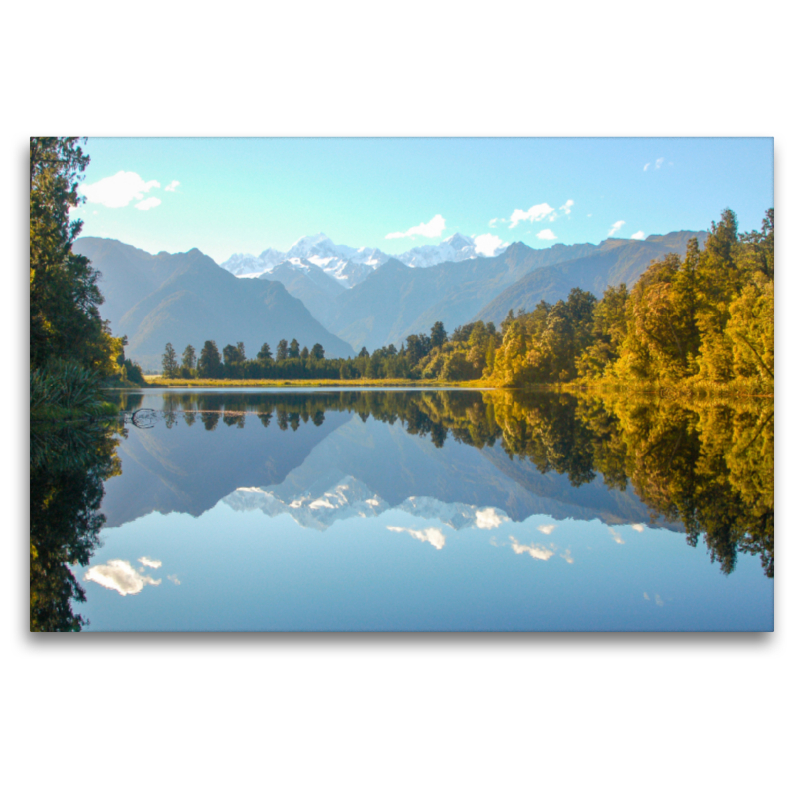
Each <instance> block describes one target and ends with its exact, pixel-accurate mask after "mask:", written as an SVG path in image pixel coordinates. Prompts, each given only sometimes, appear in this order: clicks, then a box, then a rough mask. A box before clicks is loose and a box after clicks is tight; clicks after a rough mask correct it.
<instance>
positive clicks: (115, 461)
mask: <svg viewBox="0 0 800 800" xmlns="http://www.w3.org/2000/svg"><path fill="white" fill-rule="evenodd" d="M115 431H117V432H119V433H121V434H122V435H124V432H123V431H121V430H119V429H118V428H117V426H106V427H100V426H96V425H42V424H39V425H31V437H30V448H31V450H30V453H31V454H30V458H31V478H30V484H31V506H30V509H31V540H30V551H31V552H30V584H31V630H32V631H76V630H80V629H81V627H82V626H83V624H84V623H85V620H84V619H83V617H81V615H80V614H76V613H75V611H74V609H73V603H74V602H75V601H78V602H80V601H83V600H84V599H85V596H86V595H85V592H84V590H83V588H82V587H81V585H80V583H79V582H78V581H77V580H76V579H75V577H74V575H73V574H72V571H71V570H70V568H69V565H70V564H74V565H81V566H86V565H87V564H88V563H89V560H90V558H91V557H92V555H93V553H94V550H95V548H96V547H97V545H98V536H99V532H100V529H101V528H102V527H103V523H104V522H105V517H104V516H103V514H101V513H100V504H101V502H102V499H103V482H104V481H106V480H108V479H109V478H111V477H113V476H114V475H119V474H120V461H119V458H118V457H117V455H116V453H115V447H116V440H115V438H114V436H113V434H114V432H115Z"/></svg>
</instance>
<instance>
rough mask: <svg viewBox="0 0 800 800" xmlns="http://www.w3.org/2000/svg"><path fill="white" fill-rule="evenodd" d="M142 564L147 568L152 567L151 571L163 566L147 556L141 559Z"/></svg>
mask: <svg viewBox="0 0 800 800" xmlns="http://www.w3.org/2000/svg"><path fill="white" fill-rule="evenodd" d="M139 563H140V564H144V565H145V566H146V567H150V568H151V569H158V568H159V567H160V566H161V562H160V561H154V560H153V559H152V558H148V557H147V556H142V557H141V558H140V559H139Z"/></svg>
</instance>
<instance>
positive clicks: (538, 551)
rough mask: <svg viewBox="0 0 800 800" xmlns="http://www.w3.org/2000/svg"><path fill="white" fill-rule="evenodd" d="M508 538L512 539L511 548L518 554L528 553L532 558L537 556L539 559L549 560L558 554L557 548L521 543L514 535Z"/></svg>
mask: <svg viewBox="0 0 800 800" xmlns="http://www.w3.org/2000/svg"><path fill="white" fill-rule="evenodd" d="M508 538H509V539H510V540H511V549H512V550H513V551H514V552H515V553H517V554H518V555H522V554H523V553H527V554H528V555H529V556H530V557H531V558H535V559H536V560H537V561H547V560H548V559H550V558H552V557H553V556H554V555H555V554H556V551H555V550H549V549H548V548H546V547H538V546H537V545H535V544H530V545H527V544H520V543H519V542H518V541H517V540H516V539H515V538H514V537H513V536H509V537H508Z"/></svg>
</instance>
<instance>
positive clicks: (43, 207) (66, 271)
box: [30, 137, 117, 375]
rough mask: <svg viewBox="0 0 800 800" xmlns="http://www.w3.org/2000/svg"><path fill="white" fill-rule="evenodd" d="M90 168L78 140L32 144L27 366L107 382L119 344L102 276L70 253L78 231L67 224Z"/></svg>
mask: <svg viewBox="0 0 800 800" xmlns="http://www.w3.org/2000/svg"><path fill="white" fill-rule="evenodd" d="M88 164H89V157H88V156H87V155H86V154H85V153H84V152H83V149H82V147H81V144H80V142H79V140H78V139H77V138H75V137H33V138H31V142H30V312H31V327H30V365H31V367H32V368H33V369H36V368H40V367H43V366H44V365H45V363H46V362H47V361H49V360H50V359H52V358H59V359H66V360H69V361H74V362H77V363H79V364H82V365H84V366H85V367H87V368H90V369H93V370H95V371H97V372H99V373H101V374H102V375H111V374H113V373H114V372H115V371H116V364H115V360H114V358H115V349H116V347H117V344H116V343H115V340H114V339H113V337H112V336H111V335H110V333H109V329H108V325H107V323H104V322H103V320H102V319H101V317H100V313H99V311H98V306H99V305H100V304H101V303H102V302H103V297H102V295H101V293H100V290H99V289H98V288H97V279H98V277H99V276H98V273H97V271H96V270H94V269H92V267H91V264H90V263H89V260H88V259H87V258H86V257H85V256H81V255H78V254H77V253H73V252H72V244H73V242H74V241H75V239H76V238H77V236H78V235H79V233H80V231H81V225H82V223H81V222H80V220H70V216H69V214H70V209H71V208H74V207H76V206H77V205H78V204H79V202H80V201H79V197H78V184H79V182H80V179H81V176H82V174H83V172H84V170H85V169H86V167H87V165H88Z"/></svg>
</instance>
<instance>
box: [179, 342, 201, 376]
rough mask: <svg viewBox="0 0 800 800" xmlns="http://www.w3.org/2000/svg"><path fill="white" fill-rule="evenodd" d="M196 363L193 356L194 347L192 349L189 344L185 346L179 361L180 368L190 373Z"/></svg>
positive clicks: (195, 358)
mask: <svg viewBox="0 0 800 800" xmlns="http://www.w3.org/2000/svg"><path fill="white" fill-rule="evenodd" d="M196 363H197V357H196V355H195V350H194V347H192V346H191V345H190V344H187V345H186V349H185V350H184V351H183V357H182V359H181V367H183V369H185V370H188V371H189V372H191V371H192V370H193V369H194V368H195V365H196Z"/></svg>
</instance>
